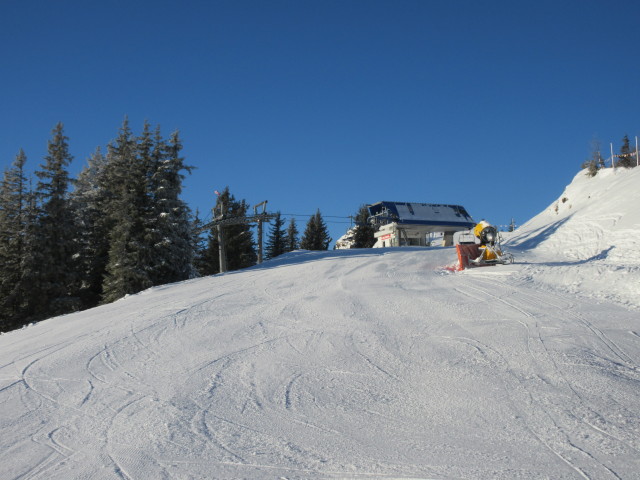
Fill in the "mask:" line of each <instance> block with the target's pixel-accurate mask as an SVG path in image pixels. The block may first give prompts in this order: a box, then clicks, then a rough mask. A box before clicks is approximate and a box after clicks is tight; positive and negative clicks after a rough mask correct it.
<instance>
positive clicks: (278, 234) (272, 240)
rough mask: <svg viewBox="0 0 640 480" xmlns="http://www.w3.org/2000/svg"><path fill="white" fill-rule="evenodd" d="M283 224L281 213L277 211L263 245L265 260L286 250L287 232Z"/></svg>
mask: <svg viewBox="0 0 640 480" xmlns="http://www.w3.org/2000/svg"><path fill="white" fill-rule="evenodd" d="M283 226H284V220H283V219H282V215H281V214H280V212H277V213H276V218H275V219H274V220H273V225H271V228H270V230H269V235H268V237H267V244H266V246H265V258H266V259H267V260H269V259H270V258H275V257H277V256H278V255H282V254H283V253H285V252H286V251H287V250H286V248H287V245H286V240H287V232H286V230H285V229H284V228H283Z"/></svg>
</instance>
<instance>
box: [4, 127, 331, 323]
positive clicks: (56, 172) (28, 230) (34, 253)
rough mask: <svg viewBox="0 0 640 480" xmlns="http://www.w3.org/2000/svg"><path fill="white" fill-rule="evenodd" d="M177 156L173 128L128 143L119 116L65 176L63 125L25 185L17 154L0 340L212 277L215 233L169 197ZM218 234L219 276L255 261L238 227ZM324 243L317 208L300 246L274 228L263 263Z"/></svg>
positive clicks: (235, 208)
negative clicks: (105, 139) (51, 320)
mask: <svg viewBox="0 0 640 480" xmlns="http://www.w3.org/2000/svg"><path fill="white" fill-rule="evenodd" d="M181 150H182V143H181V140H180V138H179V135H178V133H177V132H175V133H173V134H171V135H170V136H169V137H168V138H164V137H163V136H162V134H161V132H160V128H159V127H155V128H152V127H151V125H150V124H148V123H146V122H145V124H144V126H143V129H142V133H141V134H140V135H134V134H133V133H132V131H131V129H130V127H129V123H128V121H127V120H126V119H125V121H124V123H123V125H122V127H121V128H120V130H119V132H118V135H117V137H116V139H115V140H113V141H112V142H111V143H110V144H109V145H108V146H107V148H106V152H104V153H103V151H102V150H101V149H100V148H98V149H97V150H96V151H95V153H93V154H92V155H91V156H90V158H89V160H88V162H87V165H86V166H85V167H84V168H83V169H82V171H81V172H80V173H79V174H78V176H77V178H75V179H73V178H71V176H70V174H69V166H70V164H71V162H72V160H73V158H72V156H71V154H70V153H69V139H68V138H67V137H66V136H65V134H64V127H63V125H62V124H58V125H56V127H55V128H54V129H53V132H52V138H51V140H49V142H48V148H47V155H46V156H45V157H44V162H43V163H42V164H41V165H40V166H39V168H37V169H36V171H35V178H33V177H32V176H31V175H28V174H27V169H26V162H27V156H26V154H25V152H23V151H22V150H20V151H19V153H18V154H17V156H16V158H15V160H14V162H13V163H12V165H11V166H10V167H9V168H7V169H6V171H5V172H4V176H3V179H2V183H1V184H0V332H2V331H8V330H12V329H15V328H19V327H21V326H23V325H25V324H28V323H31V322H34V321H38V320H41V319H44V318H48V317H52V316H55V315H60V314H65V313H69V312H73V311H78V310H83V309H86V308H91V307H94V306H96V305H99V304H101V303H108V302H112V301H114V300H117V299H118V298H121V297H123V296H125V295H127V294H134V293H137V292H139V291H141V290H144V289H146V288H149V287H152V286H155V285H161V284H165V283H171V282H176V281H180V280H185V279H188V278H193V277H197V276H199V275H209V274H215V273H218V272H219V271H220V268H219V267H220V266H219V256H218V237H217V229H215V228H214V227H212V228H211V229H210V231H204V229H203V228H202V222H201V220H200V219H199V218H198V215H197V214H195V215H193V214H192V212H191V210H190V209H189V207H188V205H187V204H186V203H185V202H184V201H183V200H182V199H181V198H180V195H181V192H182V188H183V184H182V182H183V180H184V178H185V177H184V175H185V173H189V172H190V171H191V169H192V167H189V166H188V165H186V164H185V160H184V158H183V157H182V156H181ZM218 202H225V205H226V207H227V212H228V215H230V216H243V215H245V214H246V212H247V209H248V204H247V203H246V201H244V200H236V199H235V197H234V196H233V195H232V194H231V193H230V192H229V189H228V188H226V189H225V190H224V191H223V192H222V194H221V195H220V196H219V197H218ZM279 222H280V223H279ZM224 234H225V239H226V241H225V245H226V250H227V264H228V265H227V266H228V269H229V270H236V269H239V268H245V267H249V266H252V265H254V264H255V263H256V260H257V254H256V244H255V241H254V237H253V232H252V230H251V227H250V226H249V225H229V226H225V227H224ZM330 241H331V239H330V238H329V236H328V234H327V229H326V225H325V224H324V222H323V220H322V217H321V215H320V212H319V211H318V212H317V214H316V215H314V216H313V217H311V219H310V220H309V224H308V225H307V229H306V230H305V233H304V235H303V237H302V240H301V241H299V240H298V230H297V226H296V224H295V221H294V220H293V219H292V220H291V222H290V224H289V226H288V228H287V229H286V230H284V229H283V225H282V220H281V219H280V216H278V219H277V220H276V222H275V223H274V225H273V227H272V229H271V233H270V235H269V239H268V241H267V245H266V258H273V257H275V256H277V255H279V254H281V253H284V252H287V251H291V250H295V249H297V248H309V249H326V248H328V245H329V242H330Z"/></svg>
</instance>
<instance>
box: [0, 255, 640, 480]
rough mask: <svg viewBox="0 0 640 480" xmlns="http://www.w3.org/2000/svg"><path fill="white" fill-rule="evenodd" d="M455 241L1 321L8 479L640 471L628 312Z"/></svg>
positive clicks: (0, 420) (632, 320) (3, 473)
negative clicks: (533, 279)
mask: <svg viewBox="0 0 640 480" xmlns="http://www.w3.org/2000/svg"><path fill="white" fill-rule="evenodd" d="M453 255H454V252H453V250H451V249H443V250H438V249H431V250H416V249H408V250H397V251H388V250H387V251H381V252H374V251H365V252H361V253H358V252H354V253H350V254H340V255H338V254H334V255H331V254H327V255H324V256H323V255H314V256H311V255H310V256H309V260H303V261H299V262H297V261H291V262H289V263H285V264H282V265H279V264H275V265H274V266H272V267H271V268H269V264H266V266H265V268H255V269H250V270H248V271H245V272H238V273H233V274H227V275H221V276H215V277H210V278H205V279H200V280H193V281H188V282H184V283H180V284H175V285H171V286H165V287H160V288H155V289H151V290H149V291H146V292H142V293H141V294H138V295H135V296H131V297H129V298H127V299H124V300H121V301H118V302H115V303H114V304H112V305H107V306H103V307H99V308H98V309H94V310H92V311H88V312H81V313H78V314H74V315H69V316H66V317H59V318H57V319H53V320H50V321H47V322H42V323H41V324H38V325H36V326H32V327H29V328H27V329H24V330H21V331H18V332H13V333H11V334H8V335H3V336H2V337H0V344H1V348H0V365H1V367H0V405H2V410H0V428H1V429H2V435H1V436H0V478H3V479H4V478H7V479H45V478H46V479H69V478H99V479H102V478H104V479H127V480H128V479H147V478H148V479H156V478H166V479H174V478H175V479H178V478H279V477H282V478H434V479H442V478H505V479H507V478H514V477H518V478H554V479H555V478H558V479H562V478H567V479H573V478H588V479H609V478H611V479H616V478H618V479H620V478H623V479H627V478H640V473H638V472H640V419H639V418H638V415H637V408H638V407H637V406H638V400H640V367H639V361H640V336H639V335H638V332H640V326H639V325H638V319H637V312H633V311H629V310H625V309H623V308H620V307H617V306H615V305H609V304H602V303H600V304H597V303H595V302H593V301H590V300H584V299H580V298H577V297H576V296H574V295H571V294H568V293H559V292H558V293H552V292H549V291H543V290H539V289H538V288H537V287H536V285H535V284H531V283H527V282H524V281H522V276H521V275H519V272H521V271H522V270H523V269H525V268H526V265H512V266H508V267H504V268H503V267H496V268H495V269H488V270H484V269H479V270H477V271H473V272H471V273H467V272H462V273H459V274H442V273H441V272H440V271H439V270H438V267H439V266H440V265H443V264H446V263H447V261H450V260H451V259H450V257H452V256H453ZM301 256H302V254H301ZM303 258H305V257H303ZM29 337H31V340H28V338H29Z"/></svg>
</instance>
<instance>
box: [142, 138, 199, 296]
mask: <svg viewBox="0 0 640 480" xmlns="http://www.w3.org/2000/svg"><path fill="white" fill-rule="evenodd" d="M181 150H182V143H181V141H180V137H179V135H178V132H174V133H173V134H172V135H171V137H170V138H169V142H168V143H166V142H164V141H163V140H162V138H161V137H160V133H159V129H158V130H157V131H156V138H155V146H154V153H155V152H157V153H155V154H154V155H153V156H152V157H153V159H154V163H153V167H154V168H153V175H152V177H151V180H152V182H151V185H152V188H153V190H152V195H153V215H152V220H153V221H154V222H155V228H154V234H155V241H154V243H153V250H154V256H153V267H154V272H153V283H154V284H155V285H160V284H164V283H170V282H177V281H179V280H185V279H187V278H189V277H192V276H193V274H194V270H193V245H192V232H191V222H190V211H189V207H188V206H187V204H186V203H185V202H184V201H183V200H182V199H181V198H180V194H181V193H182V181H183V180H184V175H183V174H182V171H187V172H191V169H192V168H191V167H189V166H186V165H185V164H184V158H183V157H181V156H180V151H181Z"/></svg>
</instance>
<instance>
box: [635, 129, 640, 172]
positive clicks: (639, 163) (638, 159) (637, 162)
mask: <svg viewBox="0 0 640 480" xmlns="http://www.w3.org/2000/svg"><path fill="white" fill-rule="evenodd" d="M638 166H640V157H638V137H637V136H636V167H638Z"/></svg>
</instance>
